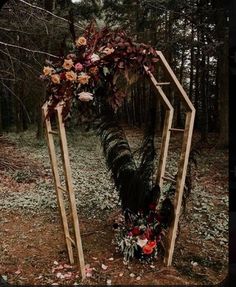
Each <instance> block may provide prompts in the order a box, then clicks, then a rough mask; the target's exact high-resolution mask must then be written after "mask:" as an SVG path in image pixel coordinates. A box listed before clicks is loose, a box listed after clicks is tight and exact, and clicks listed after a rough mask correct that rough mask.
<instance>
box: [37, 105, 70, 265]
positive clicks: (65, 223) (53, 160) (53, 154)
mask: <svg viewBox="0 0 236 287" xmlns="http://www.w3.org/2000/svg"><path fill="white" fill-rule="evenodd" d="M42 112H43V118H44V122H45V128H46V139H47V144H48V151H49V157H50V162H51V167H52V173H53V178H54V186H55V190H56V196H57V203H58V207H59V213H60V216H61V220H62V226H63V230H64V235H65V242H66V246H67V251H68V256H69V260H70V263H71V264H74V257H73V250H72V245H71V242H70V240H69V239H68V237H70V233H69V226H68V221H67V216H66V209H65V204H64V197H63V194H62V193H61V192H60V191H59V189H58V186H60V185H61V184H60V176H59V172H58V164H57V158H56V150H55V144H54V140H53V136H52V134H49V131H50V130H51V122H50V119H49V118H48V117H47V114H48V106H47V103H45V104H44V105H43V107H42Z"/></svg>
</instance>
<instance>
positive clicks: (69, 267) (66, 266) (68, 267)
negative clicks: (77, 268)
mask: <svg viewBox="0 0 236 287" xmlns="http://www.w3.org/2000/svg"><path fill="white" fill-rule="evenodd" d="M64 268H67V269H71V268H73V266H71V265H68V264H64Z"/></svg>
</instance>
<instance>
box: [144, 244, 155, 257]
mask: <svg viewBox="0 0 236 287" xmlns="http://www.w3.org/2000/svg"><path fill="white" fill-rule="evenodd" d="M142 250H143V253H144V254H148V255H149V254H152V252H153V248H152V247H151V246H150V245H148V244H146V245H145V246H143V248H142Z"/></svg>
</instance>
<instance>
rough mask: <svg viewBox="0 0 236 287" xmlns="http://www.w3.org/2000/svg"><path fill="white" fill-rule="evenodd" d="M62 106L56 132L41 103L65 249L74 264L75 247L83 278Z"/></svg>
mask: <svg viewBox="0 0 236 287" xmlns="http://www.w3.org/2000/svg"><path fill="white" fill-rule="evenodd" d="M62 108H63V103H59V104H58V105H57V106H56V107H55V111H56V116H57V123H58V128H59V131H58V132H56V131H53V130H52V127H51V122H50V118H49V117H48V104H47V103H45V104H44V105H43V107H42V110H43V117H44V120H45V128H46V136H47V143H48V149H49V155H50V160H51V166H52V171H53V177H54V184H55V190H56V195H57V201H58V207H59V211H60V214H61V217H62V223H63V229H64V235H65V240H66V245H67V250H68V256H69V260H70V263H71V264H74V257H73V249H72V244H73V245H75V247H76V248H77V253H78V258H79V263H80V270H81V276H82V280H83V279H84V278H85V277H86V274H85V264H84V255H83V249H82V240H81V236H80V228H79V220H78V214H77V209H76V201H75V195H74V191H73V186H72V174H71V168H70V161H69V153H68V147H67V140H66V133H65V126H64V123H63V120H62ZM53 135H58V136H59V139H60V146H61V155H62V160H63V168H64V175H65V182H66V188H63V187H62V186H61V182H60V176H59V172H58V164H57V157H56V150H55V145H54V140H53ZM63 192H65V193H66V196H68V197H69V205H70V209H71V213H72V221H73V228H74V234H75V240H73V239H72V237H71V236H70V232H69V225H68V219H67V215H66V209H65V204H64V196H63Z"/></svg>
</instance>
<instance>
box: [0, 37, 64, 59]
mask: <svg viewBox="0 0 236 287" xmlns="http://www.w3.org/2000/svg"><path fill="white" fill-rule="evenodd" d="M0 45H3V46H5V47H12V48H17V49H21V50H24V51H27V52H30V53H33V54H35V53H36V54H43V55H47V56H49V57H53V58H57V59H59V58H60V57H58V56H56V55H53V54H50V53H47V52H43V51H38V50H31V49H28V48H25V47H22V46H18V45H13V44H10V43H5V42H1V41H0Z"/></svg>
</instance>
